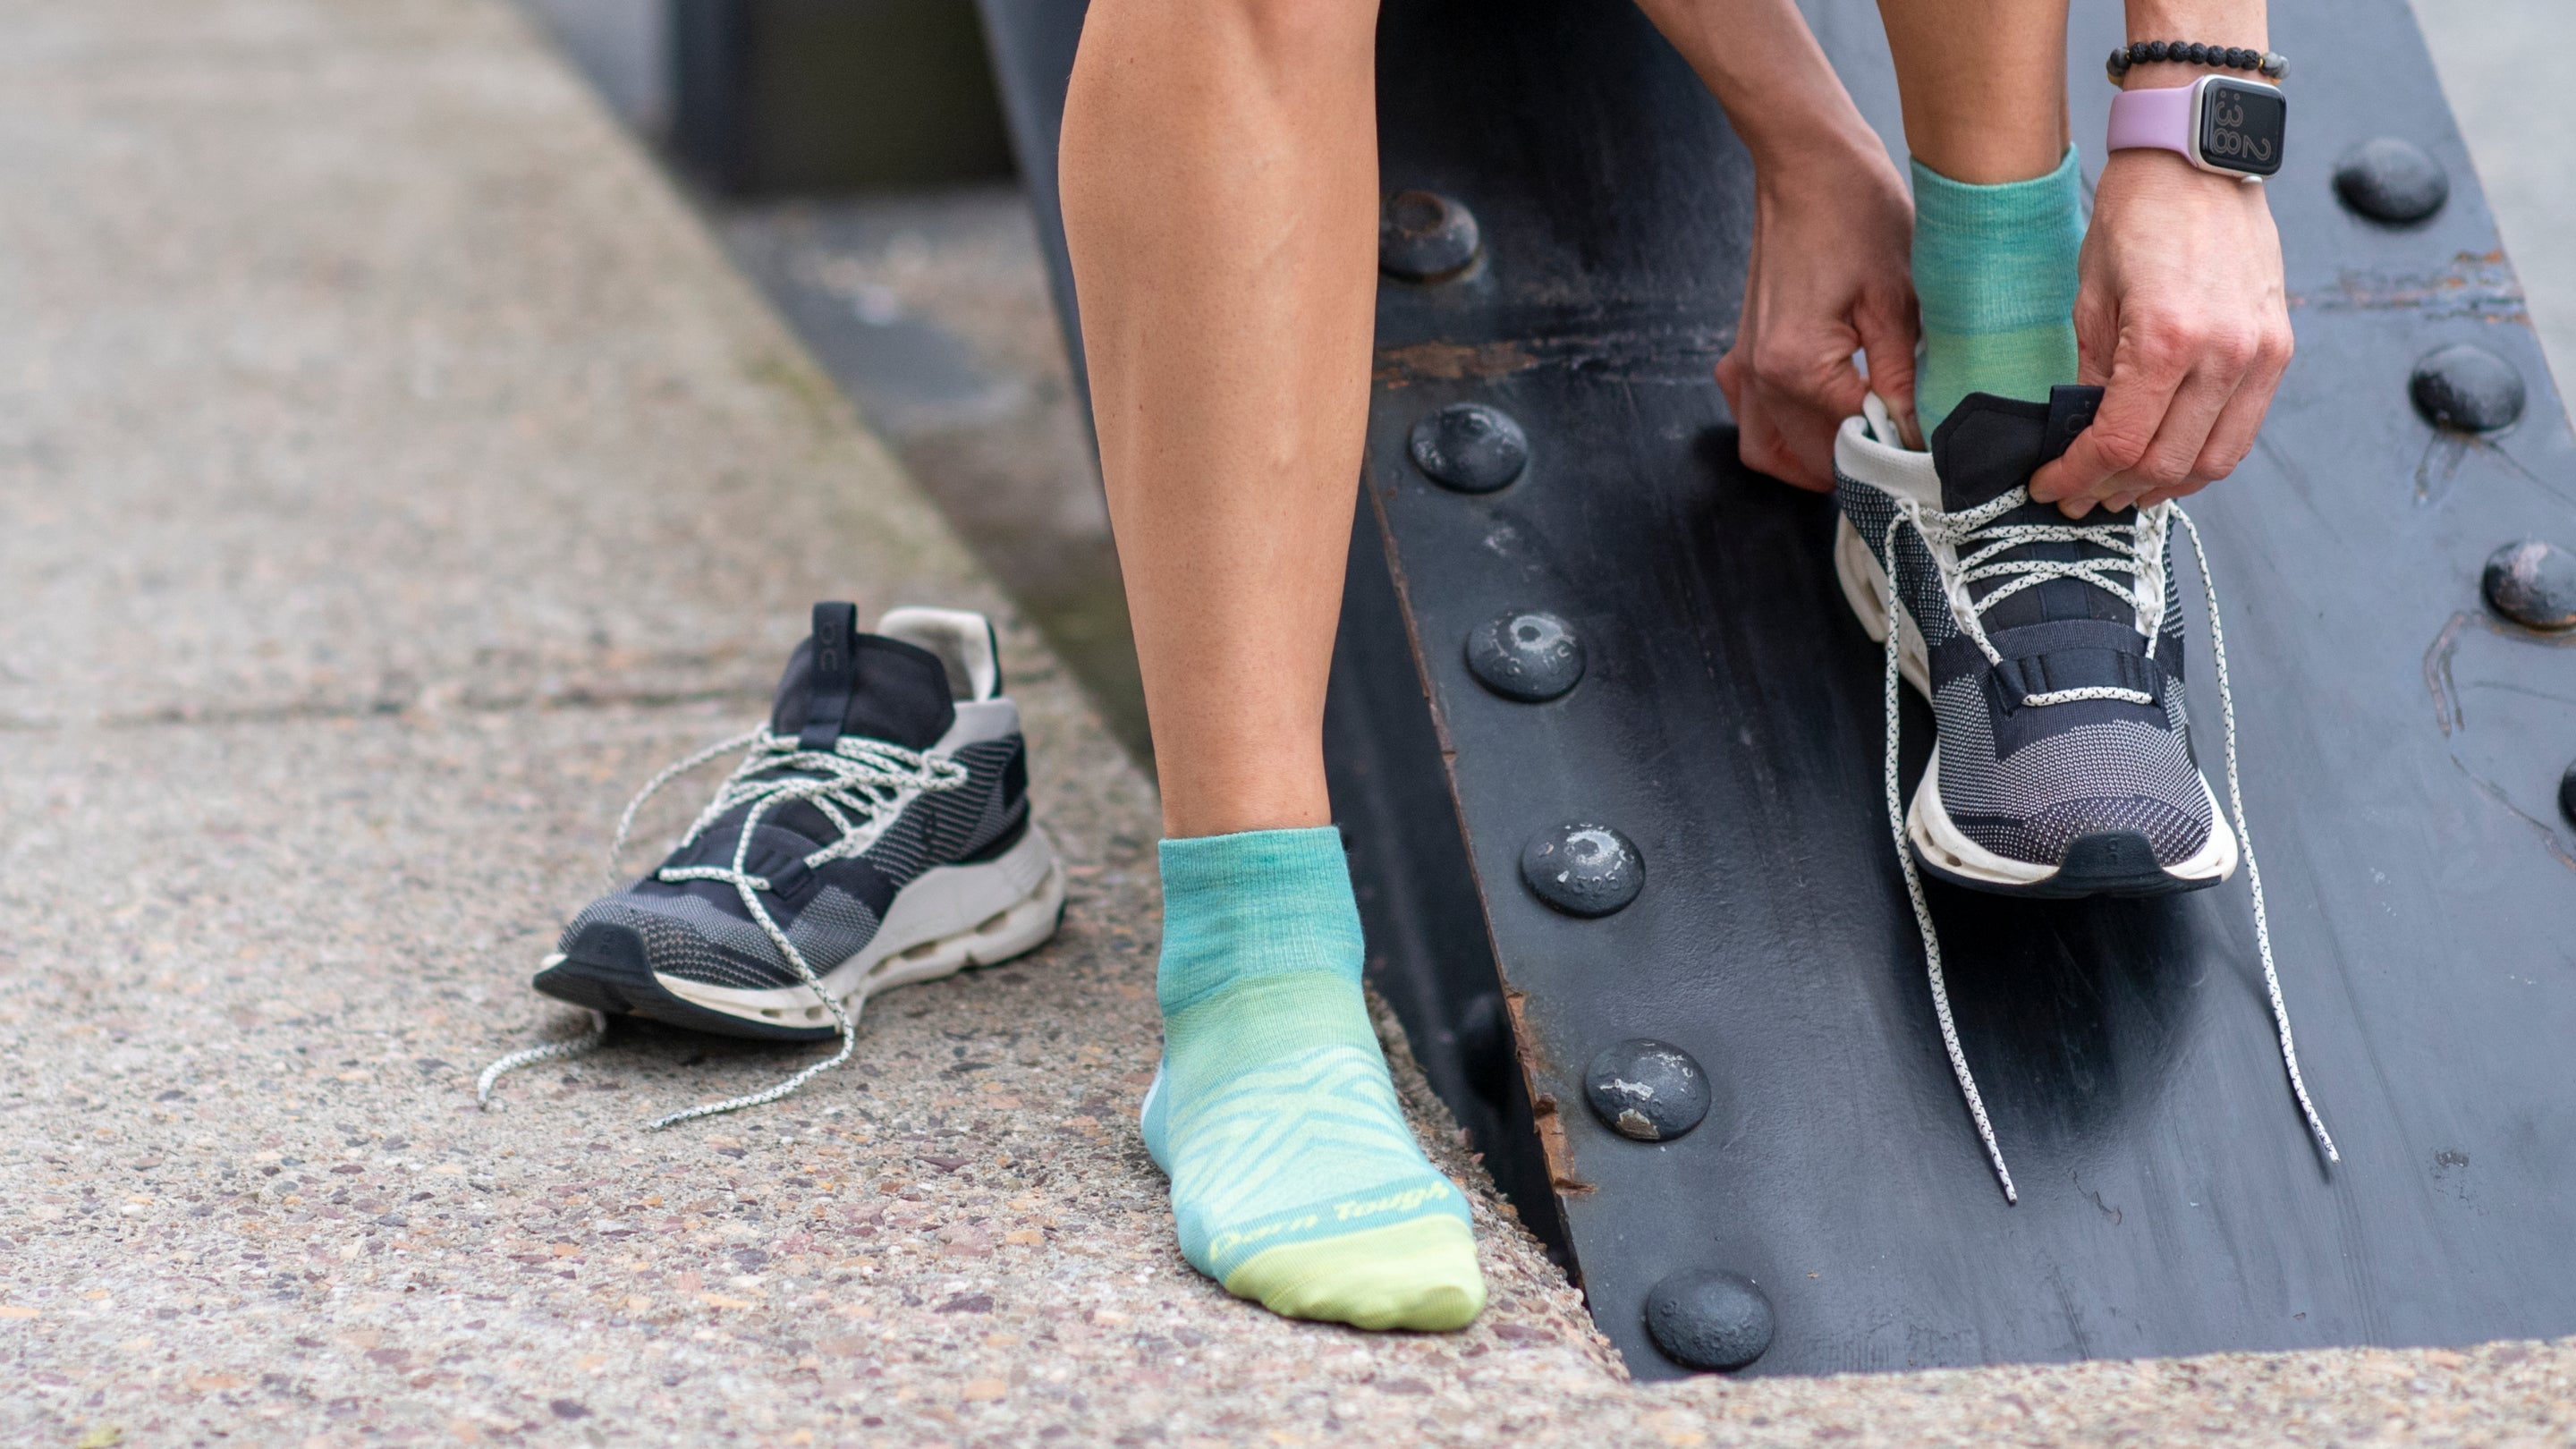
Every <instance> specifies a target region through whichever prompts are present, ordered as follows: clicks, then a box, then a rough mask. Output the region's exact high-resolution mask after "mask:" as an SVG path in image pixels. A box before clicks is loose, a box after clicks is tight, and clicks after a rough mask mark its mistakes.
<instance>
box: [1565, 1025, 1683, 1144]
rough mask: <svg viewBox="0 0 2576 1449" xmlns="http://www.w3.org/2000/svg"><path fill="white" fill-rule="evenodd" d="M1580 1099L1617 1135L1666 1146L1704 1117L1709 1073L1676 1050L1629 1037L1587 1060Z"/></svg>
mask: <svg viewBox="0 0 2576 1449" xmlns="http://www.w3.org/2000/svg"><path fill="white" fill-rule="evenodd" d="M1583 1096H1584V1099H1585V1100H1587V1101H1589V1102H1590V1103H1591V1104H1592V1110H1593V1111H1595V1112H1597V1113H1599V1114H1600V1116H1601V1120H1602V1121H1604V1122H1606V1123H1608V1124H1610V1130H1611V1131H1613V1132H1616V1133H1618V1134H1619V1135H1620V1136H1622V1137H1633V1138H1635V1139H1637V1140H1638V1141H1640V1142H1668V1141H1670V1140H1672V1139H1673V1138H1675V1137H1679V1136H1681V1135H1682V1134H1683V1133H1685V1132H1688V1131H1689V1130H1691V1129H1692V1128H1693V1127H1696V1126H1698V1125H1699V1123H1700V1119H1701V1118H1703V1117H1705V1116H1707V1115H1708V1099H1709V1093H1708V1074H1707V1073H1705V1072H1703V1071H1701V1070H1700V1069H1699V1063H1697V1062H1695V1061H1692V1060H1691V1056H1690V1053H1688V1052H1686V1051H1683V1050H1682V1049H1681V1048H1680V1047H1677V1046H1674V1045H1672V1044H1670V1043H1668V1042H1660V1041H1656V1040H1654V1039H1653V1038H1651V1037H1642V1036H1640V1037H1631V1038H1629V1039H1628V1040H1626V1041H1623V1042H1619V1043H1617V1044H1616V1045H1613V1046H1608V1047H1604V1048H1602V1050H1601V1054H1600V1055H1599V1056H1596V1057H1594V1058H1593V1059H1592V1065H1591V1067H1590V1068H1589V1069H1588V1070H1586V1071H1585V1072H1584V1074H1583Z"/></svg>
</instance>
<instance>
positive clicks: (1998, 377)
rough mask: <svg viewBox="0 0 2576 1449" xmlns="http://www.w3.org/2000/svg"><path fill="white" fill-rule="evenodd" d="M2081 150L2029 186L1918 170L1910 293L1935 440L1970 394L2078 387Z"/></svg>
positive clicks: (1920, 404) (1918, 393)
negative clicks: (1917, 306)
mask: <svg viewBox="0 0 2576 1449" xmlns="http://www.w3.org/2000/svg"><path fill="white" fill-rule="evenodd" d="M2082 177H2083V173H2082V171H2081V169H2080V168H2079V167H2078V166H2077V164H2076V158H2075V148H2074V147H2072V146H2069V147H2068V148H2066V158H2065V159H2064V160H2063V161H2061V162H2059V163H2058V167H2057V169H2056V170H2054V171H2051V172H2049V173H2048V174H2047V175H2045V176H2039V177H2034V178H2032V179H2030V180H2028V181H2011V182H2006V183H2004V184H2003V185H2000V186H1971V185H1969V184H1968V183H1966V182H1963V181H1953V180H1951V179H1950V178H1948V177H1946V176H1943V175H1941V174H1940V173H1939V172H1937V171H1933V170H1931V169H1930V168H1928V167H1926V166H1925V165H1924V164H1923V163H1922V162H1920V161H1917V162H1915V163H1914V291H1915V295H1916V297H1917V298H1918V299H1919V300H1920V303H1921V306H1922V310H1923V371H1922V376H1921V378H1920V380H1919V381H1918V382H1917V384H1916V386H1915V401H1914V414H1915V418H1916V420H1917V421H1918V422H1919V423H1920V424H1921V425H1922V429H1923V436H1924V437H1926V438H1929V437H1931V436H1932V433H1933V430H1934V429H1936V428H1938V427H1940V426H1941V420H1942V419H1943V418H1944V417H1947V416H1948V415H1949V413H1950V410H1951V409H1952V408H1954V407H1957V406H1958V404H1959V400H1960V399H1961V398H1964V397H1966V396H1967V395H1968V394H1970V393H1972V392H1987V393H1993V394H1995V395H1996V396H1998V397H2010V398H2021V399H2024V400H2026V401H2030V402H2046V401H2047V400H2048V390H2049V389H2050V388H2051V387H2054V386H2056V385H2057V384H2059V383H2070V382H2073V381H2075V380H2076V354H2075V285H2076V258H2077V255H2078V253H2080V252H2081V250H2082V249H2083V245H2084V207H2083V193H2082Z"/></svg>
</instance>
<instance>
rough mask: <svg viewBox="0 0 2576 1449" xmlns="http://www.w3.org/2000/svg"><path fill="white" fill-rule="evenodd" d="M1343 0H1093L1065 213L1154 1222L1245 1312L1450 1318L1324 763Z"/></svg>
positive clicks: (1369, 193) (1353, 259)
mask: <svg viewBox="0 0 2576 1449" xmlns="http://www.w3.org/2000/svg"><path fill="white" fill-rule="evenodd" d="M1375 21H1376V7H1375V0H1095V3H1094V4H1093V5H1092V7H1091V13H1090V18H1089V19H1088V21H1087V22H1086V23H1085V26H1084V30H1083V37H1082V50H1081V54H1080V57H1079V58H1078V59H1077V60H1076V62H1075V64H1074V74H1073V88H1072V92H1071V94H1070V96H1069V97H1068V99H1067V102H1066V106H1065V124H1064V152H1063V175H1064V212H1065V232H1066V236H1067V239H1068V240H1069V241H1070V242H1071V244H1072V249H1073V269H1074V285H1075V290H1076V292H1077V294H1078V296H1079V298H1080V301H1081V304H1082V327H1083V345H1084V350H1085V352H1086V354H1087V355H1088V357H1089V360H1090V364H1091V382H1092V408H1093V413H1094V416H1095V418H1096V420H1097V422H1098V425H1099V431H1100V462H1101V469H1102V472H1103V473H1104V474H1105V475H1106V477H1107V479H1108V484H1109V516H1110V522H1111V523H1112V524H1113V525H1114V526H1115V527H1116V529H1117V532H1118V554H1119V563H1120V566H1121V568H1122V569H1123V570H1124V571H1125V573H1126V576H1127V600H1128V612H1129V615H1130V616H1131V617H1132V618H1133V619H1134V621H1135V629H1136V655H1137V660H1138V662H1139V663H1140V664H1142V665H1143V667H1144V676H1145V704H1146V710H1147V713H1148V714H1149V715H1150V716H1151V718H1152V721H1153V726H1154V749H1155V755H1156V759H1157V763H1158V764H1159V765H1160V767H1161V771H1162V778H1163V824H1164V831H1165V834H1166V837H1167V838H1166V839H1165V840H1164V841H1163V846H1162V869H1163V946H1162V957H1161V961H1160V962H1159V964H1158V966H1157V970H1156V978H1155V988H1156V997H1157V999H1158V1001H1159V1002H1160V1004H1161V1006H1162V1010H1163V1059H1162V1063H1161V1065H1160V1067H1159V1068H1158V1069H1157V1070H1156V1072H1155V1075H1154V1086H1153V1087H1152V1088H1151V1089H1150V1090H1148V1092H1147V1093H1146V1098H1145V1102H1144V1105H1143V1107H1142V1111H1141V1115H1142V1118H1143V1122H1142V1127H1143V1129H1144V1137H1145V1145H1146V1149H1147V1150H1148V1151H1149V1152H1151V1153H1152V1154H1153V1157H1154V1161H1155V1162H1156V1163H1157V1164H1159V1165H1160V1166H1161V1167H1162V1168H1163V1170H1164V1171H1165V1172H1166V1173H1168V1174H1169V1175H1170V1177H1171V1180H1172V1214H1173V1220H1174V1227H1175V1229H1176V1230H1177V1232H1178V1236H1179V1239H1180V1247H1181V1252H1182V1253H1183V1255H1184V1256H1186V1257H1187V1258H1188V1259H1189V1260H1190V1262H1191V1263H1192V1264H1193V1265H1194V1266H1196V1267H1197V1268H1198V1269H1199V1271H1201V1272H1203V1273H1205V1274H1207V1275H1208V1276H1209V1277H1211V1278H1213V1279H1215V1280H1216V1281H1217V1282H1219V1283H1221V1284H1223V1285H1224V1286H1225V1288H1226V1290H1227V1291H1228V1292H1230V1293H1234V1294H1237V1295H1239V1296H1241V1297H1245V1298H1250V1299H1254V1300H1257V1301H1259V1302H1260V1303H1262V1304H1263V1305H1264V1306H1266V1307H1268V1308H1270V1309H1271V1310H1273V1311H1274V1312H1278V1313H1283V1314H1287V1315H1290V1316H1292V1317H1299V1318H1323V1319H1333V1320H1337V1321H1340V1322H1344V1323H1351V1324H1356V1325H1358V1326H1360V1327H1362V1328H1413V1329H1449V1328H1457V1327H1460V1326H1462V1325H1463V1324H1465V1323H1466V1322H1467V1321H1468V1320H1470V1319H1472V1318H1474V1317H1475V1316H1476V1314H1477V1313H1478V1312H1479V1311H1480V1310H1481V1309H1482V1308H1483V1307H1484V1302H1485V1287H1484V1280H1483V1278H1482V1276H1481V1275H1480V1274H1479V1273H1478V1271H1477V1268H1476V1249H1475V1241H1474V1236H1473V1230H1472V1228H1471V1227H1470V1220H1469V1215H1468V1212H1467V1209H1466V1204H1465V1202H1464V1200H1463V1199H1462V1198H1461V1197H1460V1196H1459V1193H1458V1190H1457V1188H1456V1187H1455V1186H1454V1185H1453V1184H1451V1183H1450V1182H1449V1180H1448V1179H1447V1178H1445V1177H1443V1176H1441V1175H1440V1173H1439V1172H1438V1171H1437V1170H1435V1169H1434V1168H1433V1167H1432V1166H1431V1164H1430V1163H1429V1161H1427V1160H1426V1159H1425V1158H1424V1157H1423V1155H1422V1149H1421V1147H1420V1146H1419V1145H1418V1144H1417V1143H1416V1142H1415V1140H1414V1137H1413V1133H1412V1129H1411V1128H1410V1127H1409V1126H1408V1125H1407V1124H1406V1122H1405V1120H1404V1115H1403V1112H1402V1109H1401V1108H1400V1107H1399V1106H1398V1105H1397V1102H1396V1097H1395V1090H1394V1087H1393V1084H1392V1083H1391V1082H1390V1081H1389V1079H1388V1076H1387V1071H1386V1061H1385V1058H1384V1056H1383V1055H1382V1054H1381V1053H1380V1052H1379V1049H1378V1044H1377V1037H1376V1035H1375V1033H1374V1031H1373V1029H1372V1027H1371V1025H1370V1022H1369V1015H1368V1008H1367V1005H1366V1002H1365V999H1364V998H1363V996H1362V994H1361V989H1360V966H1361V961H1362V959H1363V955H1364V951H1363V944H1362V941H1361V934H1360V922H1359V909H1358V906H1357V904H1356V903H1355V902H1354V901H1353V899H1352V896H1351V885H1350V873H1349V868H1348V866H1347V865H1346V864H1345V862H1344V860H1343V858H1342V845H1341V840H1340V838H1339V837H1338V836H1336V835H1335V834H1334V832H1333V831H1331V830H1330V829H1324V828H1318V827H1323V826H1325V825H1327V824H1328V822H1330V820H1331V819H1332V806H1331V803H1330V802H1329V801H1328V800H1327V799H1326V798H1325V794H1324V752H1323V723H1324V683H1325V678H1326V675H1327V673H1328V671H1329V669H1330V667H1331V663H1332V653H1333V625H1334V621H1335V618H1336V616H1337V615H1338V614H1339V612H1340V604H1341V592H1342V560H1343V558H1344V557H1345V556H1346V550H1347V549H1348V547H1349V544H1350V529H1351V508H1352V505H1353V503H1354V502H1355V501H1356V500H1357V498H1358V494H1359V468H1360V448H1361V435H1362V432H1363V429H1364V428H1365V426H1366V423H1367V418H1368V368H1369V348H1370V342H1371V334H1372V331H1373V326H1372V324H1373V321H1374V313H1375V305H1374V303H1375V297H1376V291H1377V258H1376V251H1377V227H1376V217H1377V141H1376V134H1375V120H1376V104H1375V96H1374V54H1373V47H1374V42H1375V39H1376V24H1375Z"/></svg>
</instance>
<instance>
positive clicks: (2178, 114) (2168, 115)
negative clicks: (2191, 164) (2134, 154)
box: [2103, 86, 2193, 157]
mask: <svg viewBox="0 0 2576 1449" xmlns="http://www.w3.org/2000/svg"><path fill="white" fill-rule="evenodd" d="M2192 90H2193V87H2191V86H2172V87H2168V88H2163V89H2158V90H2139V91H2122V92H2120V93H2119V94H2118V95H2116V96H2113V97H2112V98H2111V134H2110V137H2109V138H2108V139H2107V140H2106V141H2105V142H2104V146H2103V149H2105V150H2109V151H2126V150H2131V149H2133V148H2137V147H2152V148H2154V149H2156V150H2159V151H2178V152H2181V153H2182V154H2183V155H2184V156H2186V157H2188V156H2190V155H2191V93H2192Z"/></svg>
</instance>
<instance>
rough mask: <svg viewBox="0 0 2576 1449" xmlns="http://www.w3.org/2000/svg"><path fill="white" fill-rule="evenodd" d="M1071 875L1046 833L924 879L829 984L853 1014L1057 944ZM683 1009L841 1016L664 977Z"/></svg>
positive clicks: (803, 991)
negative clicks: (878, 997) (872, 1000)
mask: <svg viewBox="0 0 2576 1449" xmlns="http://www.w3.org/2000/svg"><path fill="white" fill-rule="evenodd" d="M1063 905H1064V866H1063V863H1062V862H1061V861H1059V860H1058V859H1057V858H1056V853H1055V844H1054V842H1052V841H1050V840H1048V839H1047V837H1046V832H1045V831H1043V830H1040V829H1039V828H1038V827H1037V825H1036V823H1035V822H1034V821H1033V822H1031V823H1030V825H1029V828H1028V831H1027V833H1026V834H1024V835H1022V836H1021V837H1020V839H1019V842H1018V843H1017V844H1015V845H1013V846H1012V847H1011V848H1010V849H1009V850H1006V851H1004V852H1002V853H1001V854H1000V855H998V856H996V857H994V858H993V859H991V860H985V861H977V862H975V863H973V864H971V865H943V866H936V867H934V868H932V869H930V870H926V871H923V872H922V873H921V875H920V877H919V878H918V879H916V880H914V881H913V883H912V884H910V885H908V886H905V887H904V888H903V889H902V890H900V891H898V892H896V893H895V898H894V904H893V905H891V906H889V907H888V908H887V909H886V915H885V920H884V921H883V922H882V923H880V924H879V925H878V927H877V933H876V935H875V936H873V937H871V938H869V941H868V944H867V945H866V946H865V947H863V948H861V949H860V950H859V951H858V952H857V953H856V954H855V955H853V956H851V957H850V959H848V960H847V961H844V962H842V963H841V964H840V965H838V966H836V967H834V968H832V970H831V971H830V972H829V973H827V974H826V975H825V976H824V977H823V989H824V990H826V991H829V992H830V993H832V995H833V997H834V999H836V1000H838V1001H839V1002H840V1003H841V1005H842V1007H843V1008H844V1009H845V1010H846V1009H848V1008H850V1007H854V1006H857V1005H859V1004H860V1003H862V1002H864V1001H866V1000H867V998H868V997H869V996H871V995H873V994H874V993H876V992H879V991H883V990H885V989H887V988H889V987H894V986H904V985H908V984H910V983H912V982H915V981H931V980H935V979H937V978H939V977H942V976H953V975H955V974H957V973H958V972H959V971H962V970H964V969H965V968H967V967H969V966H990V965H993V964H995V963H997V962H1001V961H1008V960H1010V959H1011V958H1012V957H1014V956H1017V955H1020V954H1022V953H1023V952H1027V951H1032V950H1035V949H1036V948H1037V947H1038V946H1040V945H1042V944H1044V943H1045V941H1046V939H1047V938H1048V937H1050V936H1052V935H1054V934H1055V928H1056V920H1057V917H1058V915H1059V913H1060V912H1061V910H1062V908H1063ZM653 979H654V980H656V981H658V982H660V983H661V984H662V987H663V989H664V990H666V991H668V992H670V993H671V994H672V995H673V996H676V997H679V998H680V999H681V1000H683V1001H687V1002H690V1003H692V1004H694V1005H697V1006H703V1007H705V1008H707V1009H708V1010H710V1011H721V1012H723V1013H725V1014H726V1015H727V1016H738V1017H742V1018H745V1019H746V1020H751V1021H767V1022H775V1023H777V1024H779V1025H781V1026H797V1027H806V1026H815V1027H828V1026H830V1025H831V1024H832V1013H831V1011H830V1010H829V1009H827V1008H826V1007H825V1006H824V1005H823V1003H822V1002H820V1001H817V1000H816V999H815V997H814V993H813V992H812V991H811V990H809V989H807V988H806V987H803V986H786V987H776V988H772V989H769V990H764V991H750V990H744V989H741V988H738V987H729V986H714V985H710V984H708V983H707V982H704V981H691V980H688V979H686V978H685V977H679V976H670V975H665V974H663V973H661V972H655V973H654V977H653Z"/></svg>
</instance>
